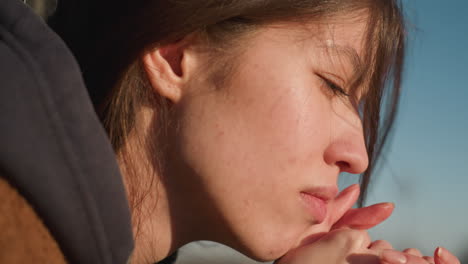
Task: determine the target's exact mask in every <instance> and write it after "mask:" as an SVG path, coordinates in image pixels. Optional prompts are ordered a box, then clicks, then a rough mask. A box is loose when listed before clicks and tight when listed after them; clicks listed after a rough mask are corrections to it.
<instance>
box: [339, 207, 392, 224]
mask: <svg viewBox="0 0 468 264" xmlns="http://www.w3.org/2000/svg"><path fill="white" fill-rule="evenodd" d="M394 208H395V205H394V204H393V203H381V204H374V205H371V206H368V207H364V208H357V209H350V210H348V211H347V212H346V213H345V214H344V215H343V217H342V218H341V219H340V220H339V221H337V222H336V223H335V224H334V225H333V226H332V229H337V228H343V227H347V228H353V229H369V228H372V227H374V226H376V225H378V224H380V223H382V222H383V221H385V220H386V219H387V218H388V217H390V215H391V214H392V212H393V209H394Z"/></svg>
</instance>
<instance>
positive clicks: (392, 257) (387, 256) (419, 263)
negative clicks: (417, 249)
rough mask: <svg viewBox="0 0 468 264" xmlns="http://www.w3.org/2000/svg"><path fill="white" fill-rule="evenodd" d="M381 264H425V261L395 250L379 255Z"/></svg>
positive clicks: (385, 251)
mask: <svg viewBox="0 0 468 264" xmlns="http://www.w3.org/2000/svg"><path fill="white" fill-rule="evenodd" d="M380 258H381V259H382V262H384V263H389V264H427V261H426V260H425V259H424V258H422V257H418V256H414V255H411V254H407V253H403V252H400V251H396V250H388V249H387V250H384V251H383V252H382V254H381V255H380Z"/></svg>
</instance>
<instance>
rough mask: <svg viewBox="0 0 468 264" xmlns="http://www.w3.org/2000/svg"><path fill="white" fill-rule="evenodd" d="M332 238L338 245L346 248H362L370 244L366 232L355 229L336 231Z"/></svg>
mask: <svg viewBox="0 0 468 264" xmlns="http://www.w3.org/2000/svg"><path fill="white" fill-rule="evenodd" d="M337 231H338V232H335V234H334V236H335V237H336V239H337V240H339V241H340V244H341V245H342V246H343V247H346V248H362V247H366V248H367V247H368V246H369V244H370V237H369V234H368V233H367V231H364V230H355V229H341V230H337Z"/></svg>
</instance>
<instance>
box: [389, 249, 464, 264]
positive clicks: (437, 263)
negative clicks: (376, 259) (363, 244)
mask: <svg viewBox="0 0 468 264" xmlns="http://www.w3.org/2000/svg"><path fill="white" fill-rule="evenodd" d="M414 257H417V258H422V259H424V260H425V262H414V263H422V264H427V263H429V264H460V261H459V260H458V258H457V257H455V256H454V255H453V254H452V253H451V252H450V251H448V250H447V249H444V248H441V247H438V248H437V249H436V250H435V251H434V257H429V256H423V255H422V254H421V252H420V251H419V250H417V249H414V248H409V249H405V250H404V251H403V252H397V251H393V250H385V251H383V257H382V259H383V262H382V263H405V262H404V260H405V259H406V261H407V262H406V263H410V261H411V260H413V261H414V260H415V258H414ZM389 258H392V259H393V262H392V260H388V259H389ZM398 259H401V261H400V262H397V261H398ZM419 261H420V260H419ZM411 263H413V262H411Z"/></svg>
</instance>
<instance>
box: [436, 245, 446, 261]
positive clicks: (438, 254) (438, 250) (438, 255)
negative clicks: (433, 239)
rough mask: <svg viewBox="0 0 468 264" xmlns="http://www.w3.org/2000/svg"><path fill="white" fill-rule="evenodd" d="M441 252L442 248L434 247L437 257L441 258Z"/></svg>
mask: <svg viewBox="0 0 468 264" xmlns="http://www.w3.org/2000/svg"><path fill="white" fill-rule="evenodd" d="M443 252H444V250H443V248H441V247H438V248H437V249H436V252H435V255H436V256H437V257H438V258H440V259H441V258H442V255H443Z"/></svg>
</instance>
